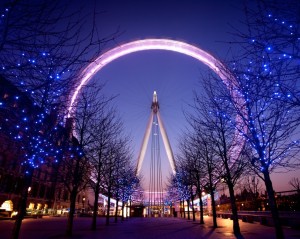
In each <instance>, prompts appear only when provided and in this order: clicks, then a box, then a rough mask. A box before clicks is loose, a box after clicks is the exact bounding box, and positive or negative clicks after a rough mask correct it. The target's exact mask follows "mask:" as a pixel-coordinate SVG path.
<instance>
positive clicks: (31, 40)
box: [0, 0, 109, 238]
mask: <svg viewBox="0 0 300 239" xmlns="http://www.w3.org/2000/svg"><path fill="white" fill-rule="evenodd" d="M70 6H71V5H70ZM74 9H75V8H68V6H67V5H66V3H65V2H62V1H51V2H49V1H38V2H35V3H33V2H32V1H26V0H22V1H1V3H0V12H1V13H0V14H1V15H0V75H1V76H2V77H4V78H5V79H6V80H8V81H9V82H11V83H12V84H14V85H15V86H17V87H18V88H19V90H20V91H21V92H22V97H21V96H19V95H15V96H13V97H15V100H18V97H20V98H19V99H20V100H21V101H23V100H25V98H27V99H28V100H26V101H27V106H26V107H27V108H24V107H23V105H22V107H18V108H17V111H16V112H14V114H13V117H12V118H11V119H7V120H5V122H3V123H4V124H5V125H6V126H7V127H1V131H2V132H3V133H4V134H6V135H8V136H9V138H10V140H13V141H17V142H18V144H17V147H20V149H21V150H20V151H22V153H23V159H22V162H23V166H24V177H25V178H26V180H25V182H26V183H25V184H24V190H23V194H22V200H21V201H22V203H21V204H22V207H21V208H20V210H19V214H18V217H17V220H16V223H15V227H14V231H13V238H18V235H19V230H20V227H21V222H22V219H23V216H24V213H25V208H26V201H27V193H28V191H27V189H28V187H29V185H30V182H31V180H32V177H33V174H34V171H35V169H36V168H38V167H40V166H41V165H42V164H44V163H45V162H46V160H49V159H51V160H53V158H55V157H56V156H57V158H56V159H54V161H55V160H57V161H58V160H59V159H60V158H61V157H63V155H64V152H62V151H64V150H66V149H67V147H61V146H62V145H64V146H65V144H61V143H58V141H60V140H62V139H60V140H59V139H58V138H57V137H56V136H58V135H59V134H57V133H55V131H56V129H57V126H63V118H64V116H65V115H64V112H65V106H66V104H67V102H68V94H69V92H70V91H71V90H72V88H73V87H74V85H76V84H75V82H76V80H77V79H78V77H79V72H80V70H82V69H83V68H84V66H85V64H87V63H88V62H90V60H91V59H93V57H95V56H97V55H98V54H99V51H100V50H101V49H100V45H101V44H102V43H105V42H107V41H109V38H105V39H99V38H98V35H97V34H95V32H96V28H95V25H94V22H93V21H94V20H95V18H93V17H95V15H93V14H91V15H90V16H93V17H91V18H90V19H88V18H84V17H83V15H82V14H81V13H82V12H81V9H78V10H76V9H75V10H74ZM84 20H87V21H90V23H91V24H90V26H91V28H90V29H86V26H85V24H86V21H84ZM83 28H84V29H85V30H84V31H82V30H83ZM28 101H30V102H31V103H29V102H28ZM22 103H23V102H21V104H22ZM2 104H3V103H2ZM21 104H19V103H17V105H18V106H20V105H21ZM54 105H55V107H56V108H58V110H56V114H55V115H54V116H55V117H54V118H51V119H50V117H48V116H49V114H51V110H52V108H53V107H54ZM2 108H5V109H7V107H6V106H5V105H4V106H3V107H2ZM51 120H52V121H51ZM56 120H57V121H56ZM49 121H50V122H49ZM1 123H2V122H1ZM4 131H5V132H4ZM57 140H58V141H57ZM67 151H68V150H67ZM75 151H77V152H79V151H80V149H78V150H76V148H75ZM67 154H68V153H67ZM58 155H59V156H58Z"/></svg>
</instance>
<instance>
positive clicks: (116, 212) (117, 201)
mask: <svg viewBox="0 0 300 239" xmlns="http://www.w3.org/2000/svg"><path fill="white" fill-rule="evenodd" d="M118 204H119V199H117V200H116V211H115V222H116V223H117V222H118V208H119V205H118Z"/></svg>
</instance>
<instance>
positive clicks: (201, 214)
mask: <svg viewBox="0 0 300 239" xmlns="http://www.w3.org/2000/svg"><path fill="white" fill-rule="evenodd" d="M199 201H200V224H204V211H203V201H202V194H201V192H199Z"/></svg>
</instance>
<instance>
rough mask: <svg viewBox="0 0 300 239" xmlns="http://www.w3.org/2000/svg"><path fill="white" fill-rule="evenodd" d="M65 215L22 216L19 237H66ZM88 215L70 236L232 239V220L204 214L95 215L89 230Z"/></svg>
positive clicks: (256, 230)
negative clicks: (122, 217)
mask: <svg viewBox="0 0 300 239" xmlns="http://www.w3.org/2000/svg"><path fill="white" fill-rule="evenodd" d="M13 223H14V221H12V220H3V221H0V238H1V239H8V238H10V233H11V229H12V227H13ZM66 223H67V218H66V217H44V218H43V219H25V220H24V221H23V224H22V229H21V233H20V237H19V238H20V239H40V238H41V239H46V238H49V239H50V238H52V239H59V238H66V237H65V236H64V232H65V229H66ZM90 225H91V218H82V217H78V218H75V220H74V230H73V237H72V238H75V239H83V238H91V239H94V238H97V239H100V238H105V239H117V238H125V239H196V238H197V239H199V238H210V239H222V238H235V237H234V235H233V234H232V221H231V220H230V219H221V218H218V225H219V227H218V228H216V229H213V228H212V218H211V217H205V225H200V224H199V222H193V221H192V220H187V219H183V218H130V219H126V220H125V221H124V222H121V221H120V220H119V222H118V223H114V222H113V218H111V224H110V225H109V226H105V219H104V218H98V224H97V231H91V230H90ZM240 226H241V231H242V234H243V236H244V238H245V239H272V238H275V236H274V228H272V227H267V226H262V225H260V224H259V223H245V222H241V221H240ZM284 232H285V235H286V238H289V239H293V238H300V230H294V229H290V228H284Z"/></svg>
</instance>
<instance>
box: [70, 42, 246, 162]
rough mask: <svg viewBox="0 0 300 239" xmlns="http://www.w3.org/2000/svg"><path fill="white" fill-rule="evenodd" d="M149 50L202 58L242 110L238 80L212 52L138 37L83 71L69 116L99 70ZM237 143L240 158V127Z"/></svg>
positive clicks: (239, 120) (239, 122)
mask: <svg viewBox="0 0 300 239" xmlns="http://www.w3.org/2000/svg"><path fill="white" fill-rule="evenodd" d="M145 50H167V51H174V52H178V53H182V54H184V55H187V56H190V57H193V58H195V59H197V60H199V61H200V62H202V63H204V64H205V65H207V66H208V67H209V68H210V69H211V70H213V71H214V72H215V73H216V74H217V75H218V76H219V77H220V78H221V79H222V81H223V82H224V84H225V85H226V86H227V88H228V90H229V91H230V93H231V95H232V96H233V97H234V99H235V100H236V102H235V103H236V105H237V107H239V108H241V109H242V107H243V99H242V98H241V96H239V95H238V93H237V92H236V91H235V90H233V89H234V85H235V84H236V82H235V79H234V77H232V76H231V75H230V73H229V72H228V71H226V70H225V69H226V67H224V65H223V64H222V63H221V62H220V61H219V60H217V59H216V58H214V57H213V56H212V55H210V54H209V53H207V52H205V51H203V50H202V49H200V48H198V47H195V46H193V45H190V44H187V43H185V42H181V41H176V40H169V39H144V40H137V41H132V42H129V43H125V44H123V45H120V46H118V47H115V48H113V49H111V50H109V51H107V52H105V53H103V54H102V55H100V56H99V57H98V58H97V59H96V60H95V61H94V62H92V63H90V64H89V65H88V66H87V67H86V68H85V69H84V70H83V72H82V73H81V79H82V80H81V82H80V83H79V85H78V86H77V87H76V89H75V91H74V93H73V95H72V97H71V100H70V105H69V108H68V117H70V116H71V115H72V113H73V111H74V109H75V106H76V98H77V96H78V93H79V91H80V90H81V88H82V86H83V85H85V84H86V83H87V82H88V81H89V80H90V79H91V78H92V77H93V76H94V75H95V74H96V73H97V72H98V71H100V70H101V69H102V68H103V67H104V66H106V65H107V64H109V63H110V62H112V61H114V60H116V59H118V58H119V57H122V56H125V55H127V54H130V53H134V52H138V51H145ZM243 111H244V110H243ZM245 115H246V114H245ZM236 122H237V124H238V125H240V127H242V128H243V127H245V126H244V125H243V123H242V122H243V121H242V119H241V117H240V116H237V117H236ZM244 132H245V131H244ZM235 142H240V143H236V144H233V145H235V146H234V147H233V148H232V149H231V153H233V154H235V155H236V156H235V157H238V155H239V154H240V152H241V149H242V146H243V142H244V138H243V136H242V135H240V133H239V130H237V131H236V132H235Z"/></svg>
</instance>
